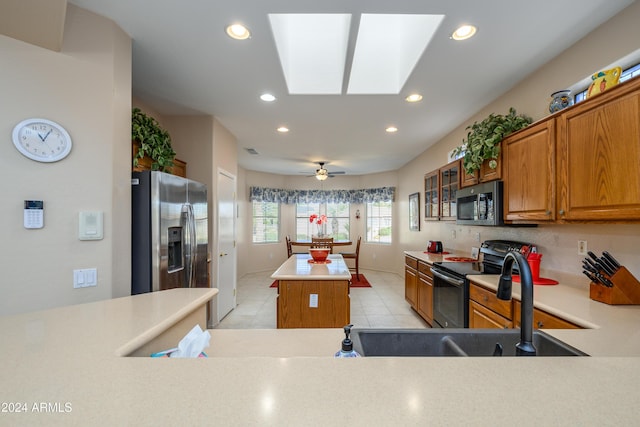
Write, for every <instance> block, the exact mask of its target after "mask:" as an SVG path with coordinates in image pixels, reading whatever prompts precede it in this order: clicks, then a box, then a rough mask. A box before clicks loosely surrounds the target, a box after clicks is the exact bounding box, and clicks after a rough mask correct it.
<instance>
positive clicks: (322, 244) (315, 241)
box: [311, 237, 333, 254]
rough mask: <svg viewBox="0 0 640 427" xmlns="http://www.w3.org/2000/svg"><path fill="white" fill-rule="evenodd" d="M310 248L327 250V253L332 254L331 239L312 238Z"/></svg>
mask: <svg viewBox="0 0 640 427" xmlns="http://www.w3.org/2000/svg"><path fill="white" fill-rule="evenodd" d="M311 247H312V248H329V249H330V251H329V253H330V254H332V253H333V237H312V238H311Z"/></svg>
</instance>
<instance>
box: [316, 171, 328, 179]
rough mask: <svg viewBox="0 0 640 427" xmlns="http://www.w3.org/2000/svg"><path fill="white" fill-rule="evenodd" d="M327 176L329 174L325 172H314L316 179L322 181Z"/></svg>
mask: <svg viewBox="0 0 640 427" xmlns="http://www.w3.org/2000/svg"><path fill="white" fill-rule="evenodd" d="M327 178H329V175H326V174H321V173H317V174H316V179H317V180H318V181H324V180H325V179H327Z"/></svg>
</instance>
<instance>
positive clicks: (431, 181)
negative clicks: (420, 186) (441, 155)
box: [424, 171, 440, 221]
mask: <svg viewBox="0 0 640 427" xmlns="http://www.w3.org/2000/svg"><path fill="white" fill-rule="evenodd" d="M439 189H440V172H439V171H433V172H429V173H428V174H426V175H425V176H424V219H425V220H430V221H437V220H438V218H439V217H440V211H439V209H438V207H439V205H440V195H439V193H438V192H439Z"/></svg>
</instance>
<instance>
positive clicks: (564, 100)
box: [549, 90, 573, 113]
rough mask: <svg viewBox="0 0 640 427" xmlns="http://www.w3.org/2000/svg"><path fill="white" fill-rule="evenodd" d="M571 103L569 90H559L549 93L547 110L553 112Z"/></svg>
mask: <svg viewBox="0 0 640 427" xmlns="http://www.w3.org/2000/svg"><path fill="white" fill-rule="evenodd" d="M571 105H573V99H571V91H569V90H559V91H557V92H554V93H552V94H551V102H550V103H549V112H550V113H555V112H556V111H560V110H563V109H565V108H567V107H570V106H571Z"/></svg>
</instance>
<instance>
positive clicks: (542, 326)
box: [537, 320, 544, 329]
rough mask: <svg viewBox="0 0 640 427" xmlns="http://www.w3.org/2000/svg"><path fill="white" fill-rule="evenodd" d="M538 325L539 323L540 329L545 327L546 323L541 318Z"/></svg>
mask: <svg viewBox="0 0 640 427" xmlns="http://www.w3.org/2000/svg"><path fill="white" fill-rule="evenodd" d="M537 325H538V329H541V328H544V323H542V321H540V320H539V321H538V323H537Z"/></svg>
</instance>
